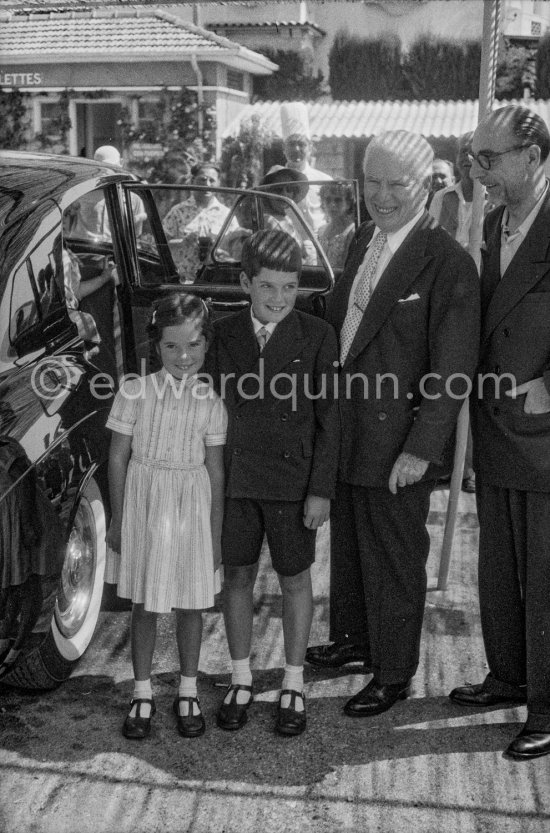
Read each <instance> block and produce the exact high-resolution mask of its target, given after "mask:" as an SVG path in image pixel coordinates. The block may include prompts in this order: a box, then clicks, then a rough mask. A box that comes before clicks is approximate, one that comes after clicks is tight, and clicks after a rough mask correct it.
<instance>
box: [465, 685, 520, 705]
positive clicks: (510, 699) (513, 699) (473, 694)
mask: <svg viewBox="0 0 550 833" xmlns="http://www.w3.org/2000/svg"><path fill="white" fill-rule="evenodd" d="M449 698H450V699H451V700H452V701H453V703H458V704H459V705H460V706H497V705H499V704H500V703H525V702H527V689H526V688H525V687H524V686H522V687H520V686H518V689H517V694H515V695H503V694H495V693H494V692H492V691H488V690H487V689H486V688H485V683H476V684H475V685H460V686H458V687H457V688H453V690H452V691H451V693H450V694H449Z"/></svg>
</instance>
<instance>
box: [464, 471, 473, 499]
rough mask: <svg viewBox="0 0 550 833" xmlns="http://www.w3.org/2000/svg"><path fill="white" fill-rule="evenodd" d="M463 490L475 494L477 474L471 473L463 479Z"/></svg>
mask: <svg viewBox="0 0 550 833" xmlns="http://www.w3.org/2000/svg"><path fill="white" fill-rule="evenodd" d="M462 491H463V492H469V493H470V494H471V495H473V494H475V491H476V476H475V474H470V475H469V476H468V477H465V478H464V479H463V481H462Z"/></svg>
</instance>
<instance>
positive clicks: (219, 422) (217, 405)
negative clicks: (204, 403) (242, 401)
mask: <svg viewBox="0 0 550 833" xmlns="http://www.w3.org/2000/svg"><path fill="white" fill-rule="evenodd" d="M226 438H227V411H226V409H225V405H224V404H223V401H222V400H221V399H220V397H219V396H218V395H217V394H214V402H213V405H212V410H211V411H210V419H209V420H208V427H207V429H206V434H205V436H204V444H205V445H225V441H226Z"/></svg>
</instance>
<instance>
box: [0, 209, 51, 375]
mask: <svg viewBox="0 0 550 833" xmlns="http://www.w3.org/2000/svg"><path fill="white" fill-rule="evenodd" d="M59 217H61V215H59ZM43 225H44V226H45V227H44V228H43V229H41V228H39V229H38V235H37V237H38V242H37V243H36V244H35V245H34V247H33V249H32V250H31V251H29V252H27V253H26V256H25V257H24V259H23V260H22V262H21V263H20V264H19V265H18V266H17V267H16V268H15V270H14V272H13V273H12V275H11V279H10V283H9V287H8V290H7V292H6V293H5V295H4V297H3V298H2V306H1V308H0V318H1V320H3V321H8V322H9V326H8V342H7V343H6V342H3V343H2V347H1V349H2V355H1V356H0V366H1V364H2V362H4V361H6V362H8V361H10V360H11V361H13V358H14V357H15V356H16V355H19V354H21V352H22V345H23V344H24V341H25V336H26V334H28V333H30V332H31V331H32V330H33V329H34V328H35V326H36V325H40V324H42V322H43V321H44V320H45V319H46V317H50V316H52V315H55V314H56V311H57V310H58V309H60V308H62V307H63V306H64V294H63V284H62V282H61V283H60V280H59V270H58V268H57V266H56V263H57V259H58V256H59V245H60V229H61V223H60V222H59V225H57V224H56V223H55V222H53V223H52V219H51V217H50V219H49V221H48V222H47V223H44V224H43ZM41 231H42V233H40V232H41ZM35 349H36V347H35Z"/></svg>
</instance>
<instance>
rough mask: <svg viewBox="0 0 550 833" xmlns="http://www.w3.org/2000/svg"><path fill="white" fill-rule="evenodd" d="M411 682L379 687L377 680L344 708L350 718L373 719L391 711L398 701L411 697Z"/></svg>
mask: <svg viewBox="0 0 550 833" xmlns="http://www.w3.org/2000/svg"><path fill="white" fill-rule="evenodd" d="M409 684H410V680H407V681H406V682H404V683H387V684H386V685H379V684H378V683H377V682H375V680H371V681H370V683H369V684H368V685H367V686H365V688H362V689H361V691H358V692H357V694H354V695H353V697H352V698H351V700H348V702H347V703H346V705H345V706H344V711H345V713H346V714H347V715H349V717H371V716H372V715H375V714H381V713H382V712H385V711H387V710H388V709H391V707H392V706H393V705H394V703H397V701H398V700H405V699H406V698H407V697H408V696H409Z"/></svg>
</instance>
